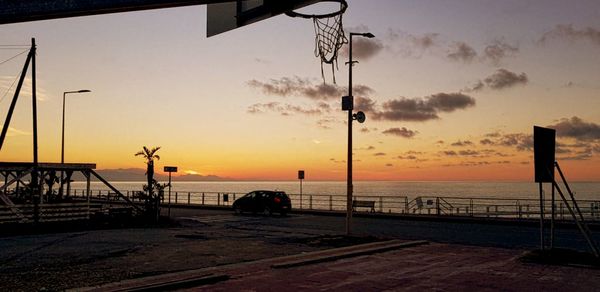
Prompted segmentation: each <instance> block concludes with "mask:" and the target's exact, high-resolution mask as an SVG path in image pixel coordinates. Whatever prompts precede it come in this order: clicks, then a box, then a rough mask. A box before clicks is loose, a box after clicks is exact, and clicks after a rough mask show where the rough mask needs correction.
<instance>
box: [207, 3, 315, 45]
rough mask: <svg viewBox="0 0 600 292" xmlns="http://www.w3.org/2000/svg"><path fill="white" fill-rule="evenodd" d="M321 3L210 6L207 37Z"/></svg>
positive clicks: (224, 4) (217, 4) (223, 4)
mask: <svg viewBox="0 0 600 292" xmlns="http://www.w3.org/2000/svg"><path fill="white" fill-rule="evenodd" d="M320 1H322V0H232V1H231V2H225V3H215V4H208V5H207V8H206V36H207V37H211V36H214V35H217V34H220V33H223V32H226V31H230V30H232V29H236V28H238V27H242V26H244V25H247V24H250V23H254V22H257V21H261V20H264V19H267V18H269V17H273V16H276V15H279V14H282V13H284V12H286V11H291V10H295V9H299V8H302V7H304V6H307V5H311V4H314V3H317V2H320Z"/></svg>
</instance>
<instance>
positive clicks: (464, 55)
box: [446, 42, 477, 63]
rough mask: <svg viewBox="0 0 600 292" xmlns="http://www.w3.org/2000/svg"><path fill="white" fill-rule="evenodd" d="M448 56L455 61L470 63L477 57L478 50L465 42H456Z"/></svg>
mask: <svg viewBox="0 0 600 292" xmlns="http://www.w3.org/2000/svg"><path fill="white" fill-rule="evenodd" d="M446 56H447V57H448V58H449V59H451V60H454V61H460V62H465V63H468V62H471V61H473V59H475V57H477V52H475V50H474V49H473V48H472V47H471V46H469V45H468V44H467V43H465V42H454V44H453V46H452V48H451V49H450V51H449V52H448V55H446Z"/></svg>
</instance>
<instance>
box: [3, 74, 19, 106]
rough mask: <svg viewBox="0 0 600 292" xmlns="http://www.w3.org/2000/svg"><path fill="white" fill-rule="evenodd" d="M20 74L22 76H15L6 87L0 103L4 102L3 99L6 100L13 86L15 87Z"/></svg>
mask: <svg viewBox="0 0 600 292" xmlns="http://www.w3.org/2000/svg"><path fill="white" fill-rule="evenodd" d="M21 74H22V73H21V72H20V73H19V74H17V77H15V80H13V82H12V84H11V85H10V87H8V89H6V92H4V95H2V97H0V102H2V101H3V100H4V98H6V96H7V95H8V93H9V92H10V90H11V89H12V88H13V86H15V83H17V79H19V77H21Z"/></svg>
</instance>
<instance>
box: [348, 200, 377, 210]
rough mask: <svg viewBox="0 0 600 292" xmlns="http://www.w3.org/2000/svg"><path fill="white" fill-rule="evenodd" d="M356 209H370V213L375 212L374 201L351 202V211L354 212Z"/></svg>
mask: <svg viewBox="0 0 600 292" xmlns="http://www.w3.org/2000/svg"><path fill="white" fill-rule="evenodd" d="M356 208H370V209H371V210H370V211H371V212H375V201H359V200H354V201H352V211H356Z"/></svg>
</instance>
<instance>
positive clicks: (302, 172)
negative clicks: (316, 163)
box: [298, 170, 304, 209]
mask: <svg viewBox="0 0 600 292" xmlns="http://www.w3.org/2000/svg"><path fill="white" fill-rule="evenodd" d="M298 179H299V180H300V209H302V180H303V179H304V170H298Z"/></svg>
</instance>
